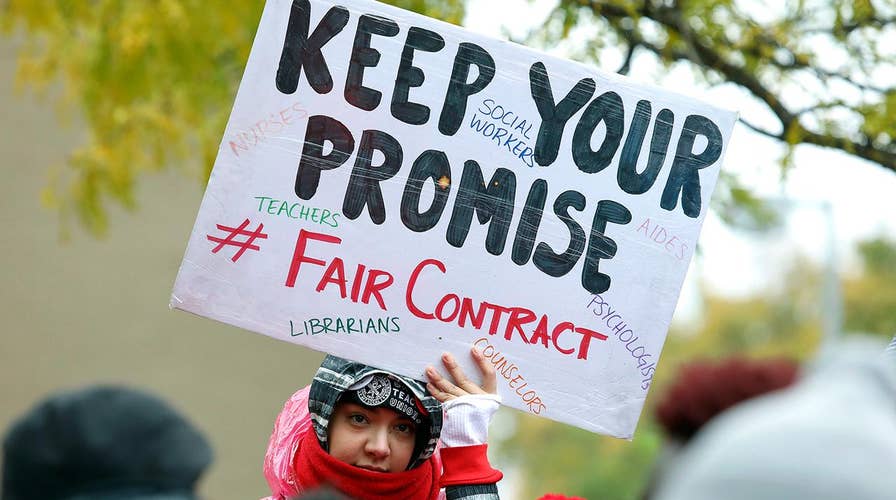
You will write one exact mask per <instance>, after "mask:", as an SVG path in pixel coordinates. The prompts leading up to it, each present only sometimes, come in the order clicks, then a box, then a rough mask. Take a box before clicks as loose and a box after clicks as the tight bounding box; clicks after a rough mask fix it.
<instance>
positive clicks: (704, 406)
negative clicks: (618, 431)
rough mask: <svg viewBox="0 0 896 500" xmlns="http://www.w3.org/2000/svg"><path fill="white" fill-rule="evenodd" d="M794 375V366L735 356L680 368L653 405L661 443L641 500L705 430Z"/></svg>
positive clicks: (784, 384) (791, 362)
mask: <svg viewBox="0 0 896 500" xmlns="http://www.w3.org/2000/svg"><path fill="white" fill-rule="evenodd" d="M798 372H799V364H798V363H797V362H796V361H794V360H790V359H784V358H781V359H750V358H745V357H740V356H734V357H730V358H726V359H722V360H701V361H692V362H690V363H687V364H685V365H683V366H682V367H681V368H680V369H679V371H678V373H677V374H676V376H675V378H674V379H673V381H672V382H671V384H670V385H669V386H668V387H667V388H666V389H665V391H664V392H663V393H662V396H661V397H660V400H659V403H658V404H657V405H656V409H655V413H654V416H655V418H656V420H657V422H658V423H659V425H660V429H661V430H662V433H663V437H664V438H665V439H664V443H663V448H662V450H661V452H660V456H659V458H658V459H657V461H656V464H655V466H654V470H653V471H652V473H651V477H650V481H649V483H648V485H647V488H646V489H645V492H644V495H643V497H642V498H643V499H645V500H647V499H650V498H652V495H653V493H654V489H655V488H656V486H657V484H659V483H661V482H662V481H663V476H664V474H665V473H666V472H667V469H668V468H669V466H670V465H671V464H674V463H675V461H676V460H677V458H678V455H679V454H680V452H681V450H682V449H683V447H684V446H685V445H687V444H688V442H690V441H691V439H692V438H693V437H694V436H695V435H697V433H698V432H699V431H700V430H701V429H702V428H703V426H704V425H706V424H707V423H708V422H709V421H711V420H712V419H713V418H715V417H716V416H717V415H719V414H721V413H723V412H725V411H726V410H728V409H729V408H732V407H734V406H736V405H738V404H740V403H742V402H744V401H747V400H749V399H752V398H754V397H757V396H760V395H763V394H767V393H770V392H772V391H776V390H780V389H783V388H785V387H788V386H790V385H791V384H793V383H794V381H795V380H796V378H797V375H798Z"/></svg>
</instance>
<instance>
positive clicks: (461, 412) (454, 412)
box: [441, 394, 501, 448]
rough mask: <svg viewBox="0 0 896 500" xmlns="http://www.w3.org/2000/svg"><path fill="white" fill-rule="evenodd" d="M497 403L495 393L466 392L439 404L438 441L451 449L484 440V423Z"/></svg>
mask: <svg viewBox="0 0 896 500" xmlns="http://www.w3.org/2000/svg"><path fill="white" fill-rule="evenodd" d="M499 406H501V396H498V395H497V394H468V395H466V396H461V397H458V398H454V399H450V400H448V401H446V402H444V403H442V409H443V410H444V417H443V420H442V435H441V440H442V444H443V445H444V446H446V447H449V448H452V447H456V446H473V445H477V444H486V443H487V442H488V425H489V423H490V422H491V420H492V415H494V414H495V412H496V411H497V410H498V407H499Z"/></svg>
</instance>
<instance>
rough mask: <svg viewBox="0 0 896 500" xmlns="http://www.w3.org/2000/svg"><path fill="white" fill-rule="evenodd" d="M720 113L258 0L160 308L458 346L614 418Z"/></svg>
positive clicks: (342, 341)
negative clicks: (205, 180) (259, 10)
mask: <svg viewBox="0 0 896 500" xmlns="http://www.w3.org/2000/svg"><path fill="white" fill-rule="evenodd" d="M265 110H275V111H276V112H273V111H265ZM734 119H735V117H734V114H733V113H730V112H726V111H721V110H718V109H716V108H713V107H711V106H708V105H705V104H703V103H700V102H696V101H693V100H689V99H684V98H682V97H680V96H677V95H674V94H671V93H669V92H666V91H664V90H662V89H659V88H655V87H648V86H643V85H636V84H634V83H632V82H630V81H628V80H625V79H623V78H621V77H618V76H615V75H606V74H602V73H600V72H597V71H596V70H594V69H592V68H588V67H585V66H582V65H579V64H576V63H572V62H569V61H563V60H560V59H556V58H553V57H549V56H546V55H544V54H540V53H538V52H535V51H532V50H530V49H527V48H525V47H520V46H517V45H513V44H509V43H506V42H502V41H498V40H492V39H488V38H485V37H482V36H479V35H476V34H473V33H469V32H466V31H464V30H462V29H460V28H457V27H455V26H451V25H448V24H444V23H441V22H439V21H436V20H433V19H429V18H426V17H422V16H419V15H416V14H412V13H408V12H406V11H402V10H400V9H396V8H393V7H390V6H387V5H384V4H379V3H376V2H369V1H366V0H346V1H337V2H334V1H329V0H319V1H301V0H297V1H289V0H269V1H268V3H267V5H266V7H265V11H264V14H263V16H262V20H261V24H260V26H259V30H258V34H257V36H256V40H255V43H254V45H253V49H252V54H251V56H250V58H249V62H248V64H247V67H246V73H245V75H244V77H243V81H242V83H241V85H240V91H239V93H238V95H237V99H236V102H235V103H234V108H233V112H232V114H231V118H230V121H229V123H228V129H227V131H226V132H225V136H224V143H223V145H222V149H221V154H219V156H218V158H217V160H216V163H215V166H214V170H213V174H212V177H211V180H210V182H209V185H208V189H207V191H206V195H205V198H204V200H203V204H202V207H201V208H200V211H199V215H198V216H197V220H196V225H195V228H194V231H193V235H192V236H191V239H190V243H189V246H188V249H187V254H186V256H185V258H184V262H183V264H182V266H181V270H180V273H179V275H178V279H177V282H176V283H175V288H174V293H173V296H172V305H173V307H176V308H180V309H184V310H188V311H191V312H195V313H197V314H201V315H204V316H208V317H212V318H215V319H218V320H221V321H225V322H228V323H232V324H235V325H238V326H242V327H245V328H247V329H251V330H255V331H258V332H261V333H264V334H267V335H270V336H273V337H277V338H281V339H284V340H288V341H290V342H295V343H300V344H304V345H307V346H310V347H313V348H315V349H318V350H322V351H326V352H331V353H334V354H337V355H341V356H345V357H349V358H353V359H356V360H359V361H362V362H366V363H370V364H374V365H376V366H379V367H382V368H385V369H389V370H395V371H398V372H401V373H404V374H407V375H410V376H416V377H421V376H422V374H423V368H424V367H425V366H426V365H428V364H432V363H434V362H437V361H438V358H439V354H440V353H441V352H443V351H446V350H450V351H453V352H455V353H456V354H458V355H459V356H460V357H461V358H464V356H462V353H463V352H465V351H467V350H468V349H469V348H470V347H471V346H474V345H475V346H478V347H480V348H482V349H488V350H489V353H488V355H487V356H488V357H489V359H490V360H492V362H493V363H494V364H495V366H496V369H498V370H499V372H500V373H501V377H502V378H503V379H504V380H505V382H506V383H505V384H504V385H503V386H502V387H501V389H500V390H501V392H502V394H504V395H505V396H506V397H505V398H504V400H505V403H506V404H509V405H511V406H514V407H517V408H519V409H521V410H523V411H528V412H530V413H535V414H539V415H542V416H546V417H549V418H553V419H556V420H560V421H564V422H568V423H571V424H574V425H577V426H580V427H583V428H586V429H590V430H593V431H596V432H603V433H607V434H612V435H616V436H630V435H631V434H632V432H633V430H634V426H635V424H636V422H637V419H638V416H639V414H640V410H641V407H642V405H643V402H644V398H645V397H646V390H647V388H648V387H649V385H650V379H651V377H652V374H653V371H654V370H655V368H654V366H655V365H653V364H650V366H649V367H648V366H647V364H646V361H645V360H648V359H649V360H650V363H655V360H656V359H657V358H658V357H659V352H660V349H661V347H662V343H663V340H664V338H665V334H666V329H667V328H668V323H669V320H670V319H671V315H672V311H673V310H674V307H675V303H676V301H677V297H678V293H679V291H680V287H681V283H682V281H683V279H684V274H685V272H686V269H687V265H688V263H689V261H690V257H691V253H692V249H693V248H694V246H695V242H696V239H697V236H698V234H699V229H700V225H701V223H702V220H703V217H704V216H705V214H706V208H707V205H708V200H709V197H710V195H711V193H712V189H713V186H714V184H715V182H716V179H717V177H718V173H719V168H720V163H721V158H722V156H723V152H724V150H725V146H726V143H727V139H728V137H729V136H730V132H731V128H732V126H733V123H734ZM234 138H237V140H235V139H234ZM474 220H475V221H476V223H475V224H474V222H473V221H474ZM660 233H662V234H660ZM262 235H264V236H262ZM660 236H662V238H661V237H660ZM262 238H264V239H262ZM250 240H251V241H250ZM224 247H229V248H232V249H233V250H232V252H233V253H232V255H224V254H223V252H222V251H219V250H221V249H222V248H224ZM215 248H217V249H218V250H215ZM236 254H239V255H238V256H237V255H236ZM598 299H599V303H600V304H612V310H613V314H615V315H616V316H615V317H612V315H610V316H607V315H605V313H604V312H603V308H606V309H607V310H608V311H609V306H603V305H601V306H600V307H598V302H596V300H598ZM583 304H589V306H588V307H583ZM617 317H618V318H625V322H626V325H627V328H628V329H629V331H630V332H634V331H636V332H638V340H637V345H634V344H633V342H634V341H633V340H629V341H623V339H622V337H623V334H624V335H628V333H625V332H623V333H619V332H617V331H615V330H613V327H614V325H616V326H618V325H617V323H618V321H615V319H616V318H617ZM607 318H610V319H613V320H614V321H610V319H607ZM608 339H610V341H608ZM634 352H637V354H638V355H637V356H635V354H634ZM462 361H463V363H464V364H465V365H466V366H465V368H466V369H467V371H468V372H471V373H475V369H474V368H473V366H472V364H471V362H470V361H469V360H466V359H462ZM648 372H649V373H648ZM582 401H588V402H589V404H582Z"/></svg>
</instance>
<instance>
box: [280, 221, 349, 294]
mask: <svg viewBox="0 0 896 500" xmlns="http://www.w3.org/2000/svg"><path fill="white" fill-rule="evenodd" d="M308 240H317V241H324V242H327V243H336V244H339V243H342V238H337V237H336V236H330V235H328V234H323V233H314V232H311V231H305V230H304V229H302V230H300V231H299V237H298V238H297V239H296V248H295V250H294V251H293V254H292V262H291V263H290V265H289V273H288V274H287V275H286V283H285V285H286V286H288V287H290V288H292V287H294V286H295V284H296V276H297V275H298V274H299V267H301V265H302V263H303V262H307V263H309V264H315V265H318V266H323V265H324V264H326V261H323V260H320V259H313V258H311V257H306V256H305V246H306V245H307V244H308ZM343 296H344V295H343Z"/></svg>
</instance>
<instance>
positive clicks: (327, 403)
mask: <svg viewBox="0 0 896 500" xmlns="http://www.w3.org/2000/svg"><path fill="white" fill-rule="evenodd" d="M377 373H379V374H383V375H387V376H389V377H390V378H391V379H393V380H397V381H400V382H401V383H402V384H404V385H405V386H406V387H407V388H408V389H409V390H410V391H411V392H413V393H414V396H416V397H417V399H419V400H420V402H421V403H422V404H423V408H424V409H425V410H426V411H427V412H428V413H429V415H428V417H429V421H430V425H429V429H428V431H429V436H428V437H429V439H428V440H427V441H426V443H425V444H424V445H423V448H422V450H420V452H419V453H418V454H417V455H416V456H415V457H413V459H412V461H411V466H410V467H409V469H413V468H415V467H417V466H418V465H420V464H422V463H423V462H425V461H427V460H428V459H429V457H431V456H432V454H433V453H434V452H435V449H436V444H437V443H438V442H439V435H440V434H441V432H442V404H441V403H439V401H438V400H437V399H436V398H434V397H432V395H430V394H429V392H427V390H426V386H425V385H424V384H423V383H422V382H420V381H419V380H414V379H412V378H409V377H404V376H402V375H397V374H395V373H392V372H389V371H386V370H380V369H378V368H374V367H372V366H369V365H365V364H362V363H357V362H354V361H349V360H347V359H343V358H339V357H336V356H333V355H328V356H327V357H326V358H324V361H323V363H321V365H320V368H319V369H318V370H317V373H316V374H315V375H314V380H313V381H312V382H311V390H310V392H309V394H308V411H309V412H310V413H311V425H312V426H313V427H314V433H315V434H316V435H317V440H318V441H320V445H321V446H322V447H323V449H325V450H328V449H329V446H328V443H327V426H329V424H330V416H331V415H332V414H333V408H334V407H335V406H336V403H337V401H339V398H340V396H342V393H344V392H345V391H346V390H348V389H349V388H350V387H351V386H352V385H353V384H355V383H356V382H358V381H359V380H361V379H363V378H364V377H366V376H368V375H371V374H377Z"/></svg>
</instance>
